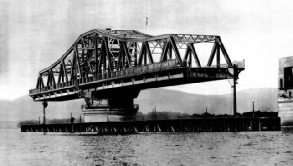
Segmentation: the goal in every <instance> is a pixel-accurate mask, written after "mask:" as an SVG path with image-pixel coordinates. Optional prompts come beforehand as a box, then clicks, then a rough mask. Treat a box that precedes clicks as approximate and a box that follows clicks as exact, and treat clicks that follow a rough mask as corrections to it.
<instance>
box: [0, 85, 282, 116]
mask: <svg viewBox="0 0 293 166" xmlns="http://www.w3.org/2000/svg"><path fill="white" fill-rule="evenodd" d="M252 100H255V110H261V111H277V89H276V88H258V89H246V90H242V91H239V92H237V110H238V112H240V113H242V112H247V111H251V109H252V108H251V107H252V106H251V105H252V104H251V103H252ZM134 103H135V104H139V108H140V110H139V111H140V112H143V113H147V112H151V111H153V109H154V108H155V107H156V111H159V112H163V111H167V112H168V111H170V112H185V113H189V114H193V113H203V112H205V109H206V106H208V112H209V113H212V114H230V113H231V108H232V107H231V106H232V105H231V104H232V103H231V94H224V95H203V94H192V93H186V92H181V91H176V90H170V89H164V88H155V89H148V90H142V91H141V92H140V94H139V96H138V98H136V99H135V100H134ZM82 104H85V102H84V101H83V99H76V100H71V101H66V102H49V105H48V107H47V108H46V116H47V118H51V119H54V118H68V117H70V113H71V112H72V114H73V116H74V117H79V115H80V114H81V105H82ZM42 110H43V108H42V104H41V102H34V101H33V100H32V98H31V97H29V96H28V95H26V96H22V97H19V98H17V99H15V100H12V101H9V100H0V121H19V120H30V119H35V120H38V118H39V117H42V113H43V112H42Z"/></svg>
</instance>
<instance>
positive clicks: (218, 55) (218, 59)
mask: <svg viewBox="0 0 293 166" xmlns="http://www.w3.org/2000/svg"><path fill="white" fill-rule="evenodd" d="M216 49H217V68H220V65H221V59H220V53H221V52H220V46H219V45H218V44H217V48H216Z"/></svg>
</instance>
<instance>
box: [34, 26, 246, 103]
mask: <svg viewBox="0 0 293 166" xmlns="http://www.w3.org/2000/svg"><path fill="white" fill-rule="evenodd" d="M200 43H211V44H213V47H212V50H211V53H210V56H209V60H208V62H207V64H206V65H205V66H203V64H202V63H201V61H200V59H199V57H198V55H197V52H196V49H195V47H194V45H196V44H200ZM221 57H222V58H224V60H225V62H226V63H225V64H221V60H220V59H221ZM214 59H215V60H216V65H212V64H213V61H214ZM242 70H244V62H235V63H232V62H231V60H230V58H229V56H228V54H227V51H226V49H225V47H224V44H223V43H222V41H221V38H220V36H212V35H194V34H165V35H159V36H151V35H147V34H143V33H141V32H138V31H135V30H111V29H107V30H100V29H94V30H91V31H89V32H86V33H84V34H82V35H80V36H79V38H78V39H77V40H76V41H75V43H74V44H73V45H72V46H71V47H70V48H69V49H68V50H67V51H66V53H65V54H63V55H62V57H61V58H60V59H58V60H57V61H56V62H55V63H53V64H52V65H51V66H49V67H48V68H45V69H43V70H41V71H40V72H39V75H38V79H37V84H36V88H35V89H31V90H30V91H29V94H30V96H31V97H32V98H33V99H34V100H35V101H64V100H71V99H76V98H85V101H86V102H87V105H86V106H85V107H87V108H89V107H90V106H91V105H93V100H94V99H97V100H98V101H99V102H98V103H101V102H102V101H101V99H107V106H109V105H111V106H113V107H115V108H118V107H119V108H121V106H123V107H125V106H127V107H130V105H133V98H136V97H137V95H138V94H139V91H140V90H141V89H146V88H153V87H162V86H170V85H178V84H185V83H197V82H205V81H213V80H220V79H227V78H234V79H237V78H238V74H239V73H240V72H241V71H242ZM125 103H128V104H127V105H125ZM131 107H133V106H131Z"/></svg>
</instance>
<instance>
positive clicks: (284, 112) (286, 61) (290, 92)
mask: <svg viewBox="0 0 293 166" xmlns="http://www.w3.org/2000/svg"><path fill="white" fill-rule="evenodd" d="M287 67H293V56H292V57H285V58H280V59H279V78H278V89H279V91H278V112H279V117H281V123H283V122H285V121H293V88H286V87H285V80H284V68H287Z"/></svg>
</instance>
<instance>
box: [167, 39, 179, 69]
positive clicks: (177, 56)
mask: <svg viewBox="0 0 293 166" xmlns="http://www.w3.org/2000/svg"><path fill="white" fill-rule="evenodd" d="M169 40H170V44H171V45H172V48H173V51H174V53H175V56H176V59H177V61H178V63H179V66H182V59H181V57H180V53H179V51H178V48H177V46H176V43H175V40H174V38H173V37H172V36H170V38H169Z"/></svg>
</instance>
